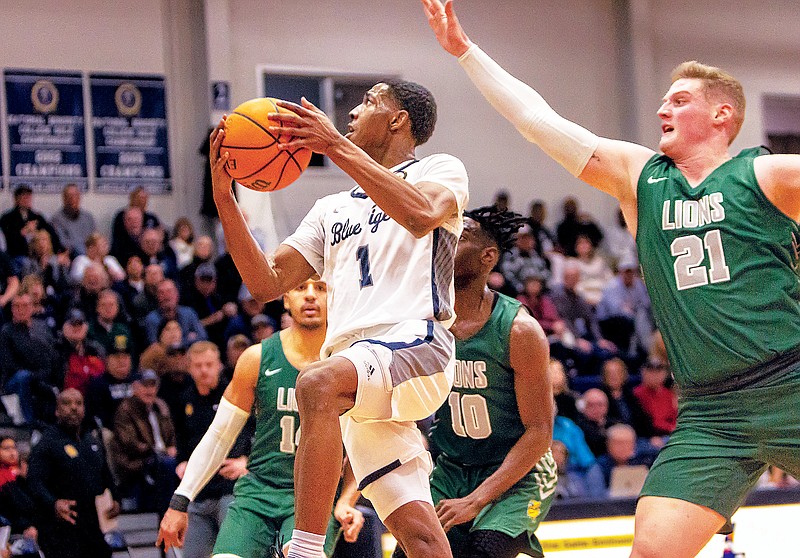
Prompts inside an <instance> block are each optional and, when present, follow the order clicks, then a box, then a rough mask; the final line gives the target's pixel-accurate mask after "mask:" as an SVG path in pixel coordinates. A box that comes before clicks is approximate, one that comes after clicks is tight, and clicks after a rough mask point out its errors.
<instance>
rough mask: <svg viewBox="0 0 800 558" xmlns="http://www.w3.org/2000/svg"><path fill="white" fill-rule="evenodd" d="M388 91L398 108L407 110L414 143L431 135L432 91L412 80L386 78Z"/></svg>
mask: <svg viewBox="0 0 800 558" xmlns="http://www.w3.org/2000/svg"><path fill="white" fill-rule="evenodd" d="M383 83H385V84H386V85H388V86H389V92H390V93H391V95H392V97H393V98H394V100H395V101H397V102H398V104H399V105H400V108H401V109H402V110H404V111H406V112H408V117H409V120H411V135H412V136H414V142H415V144H416V145H422V144H423V143H425V142H426V141H428V140H429V139H430V137H431V136H432V135H433V129H434V128H435V127H436V100H435V99H434V98H433V93H431V92H430V91H428V89H426V88H425V87H423V86H422V85H420V84H418V83H414V82H413V81H405V80H399V79H387V80H384V81H383Z"/></svg>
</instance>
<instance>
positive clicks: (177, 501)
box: [169, 494, 189, 513]
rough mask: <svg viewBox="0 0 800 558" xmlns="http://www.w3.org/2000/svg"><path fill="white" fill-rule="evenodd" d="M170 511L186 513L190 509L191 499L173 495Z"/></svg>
mask: <svg viewBox="0 0 800 558" xmlns="http://www.w3.org/2000/svg"><path fill="white" fill-rule="evenodd" d="M169 509H171V510H175V511H179V512H183V513H186V510H188V509H189V498H187V497H186V496H181V495H180V494H173V495H172V499H171V500H170V501H169Z"/></svg>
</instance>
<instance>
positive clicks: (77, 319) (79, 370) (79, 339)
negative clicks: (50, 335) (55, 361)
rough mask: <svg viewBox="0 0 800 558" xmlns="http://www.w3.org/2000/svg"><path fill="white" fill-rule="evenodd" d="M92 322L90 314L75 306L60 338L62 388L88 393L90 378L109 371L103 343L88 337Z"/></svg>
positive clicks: (83, 393) (62, 329)
mask: <svg viewBox="0 0 800 558" xmlns="http://www.w3.org/2000/svg"><path fill="white" fill-rule="evenodd" d="M88 333H89V324H88V323H87V321H86V315H85V314H84V313H83V312H81V311H80V310H78V309H77V308H73V309H72V310H70V311H69V312H67V318H66V320H64V325H63V326H62V328H61V337H60V338H59V339H58V341H57V342H56V350H57V351H58V353H59V362H60V364H61V367H62V369H61V375H60V380H61V381H60V382H59V387H61V389H69V388H75V389H77V390H78V391H79V392H81V395H86V388H87V387H88V386H89V382H90V381H91V380H92V379H93V378H96V377H98V376H100V375H101V374H102V373H103V372H105V369H106V366H105V360H104V359H105V350H103V347H101V346H100V344H99V343H97V342H95V341H92V340H91V339H87V336H88Z"/></svg>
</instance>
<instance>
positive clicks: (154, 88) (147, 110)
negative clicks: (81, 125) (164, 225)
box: [89, 74, 172, 194]
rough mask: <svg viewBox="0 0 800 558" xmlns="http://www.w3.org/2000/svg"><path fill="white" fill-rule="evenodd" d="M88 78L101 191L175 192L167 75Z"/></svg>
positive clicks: (92, 76) (98, 188)
mask: <svg viewBox="0 0 800 558" xmlns="http://www.w3.org/2000/svg"><path fill="white" fill-rule="evenodd" d="M89 83H90V90H91V97H92V124H91V125H92V130H93V131H94V145H95V176H96V177H97V178H96V182H95V184H96V189H97V191H98V192H100V193H104V194H125V193H128V192H130V191H131V190H133V189H135V188H136V187H137V186H144V187H145V189H147V191H148V192H150V193H151V194H166V193H169V192H171V191H172V179H171V175H170V170H169V144H168V141H167V106H166V95H165V86H164V78H162V77H157V76H112V75H105V74H92V75H90V76H89Z"/></svg>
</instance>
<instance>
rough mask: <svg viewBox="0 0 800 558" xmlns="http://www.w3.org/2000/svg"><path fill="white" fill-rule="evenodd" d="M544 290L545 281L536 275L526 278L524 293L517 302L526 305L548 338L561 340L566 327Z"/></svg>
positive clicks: (518, 296)
mask: <svg viewBox="0 0 800 558" xmlns="http://www.w3.org/2000/svg"><path fill="white" fill-rule="evenodd" d="M544 288H545V281H544V279H542V278H541V277H539V276H536V275H531V276H528V277H526V278H525V283H524V286H523V289H522V292H521V293H520V294H519V295H517V300H519V301H520V302H521V303H522V304H524V305H525V307H526V308H527V309H528V311H530V313H531V316H533V317H534V318H536V321H537V322H539V325H540V326H542V329H543V330H544V333H545V335H547V337H548V338H550V337H553V338H556V339H559V340H560V339H561V337H562V335H563V334H564V331H565V330H566V325H565V324H564V321H563V320H562V319H561V316H559V315H558V310H556V306H555V304H553V301H552V300H551V299H550V297H549V296H548V295H547V294H545V293H544Z"/></svg>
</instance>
